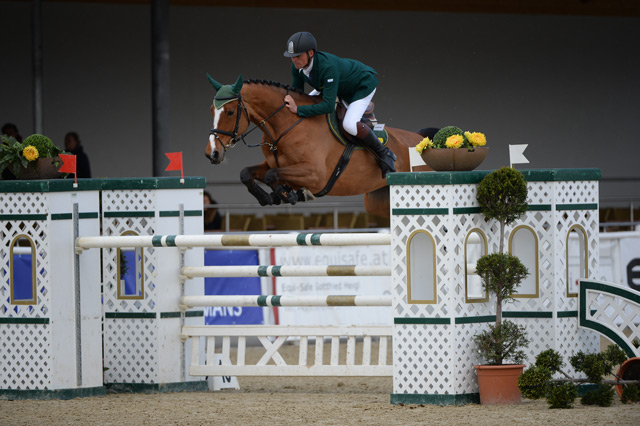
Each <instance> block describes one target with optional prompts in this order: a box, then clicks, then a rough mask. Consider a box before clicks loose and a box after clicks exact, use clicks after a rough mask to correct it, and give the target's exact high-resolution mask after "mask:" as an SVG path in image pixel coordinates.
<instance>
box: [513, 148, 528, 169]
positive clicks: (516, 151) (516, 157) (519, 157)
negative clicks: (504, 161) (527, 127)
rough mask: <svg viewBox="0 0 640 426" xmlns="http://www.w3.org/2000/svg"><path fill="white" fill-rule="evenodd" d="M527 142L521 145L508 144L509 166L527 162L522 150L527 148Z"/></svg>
mask: <svg viewBox="0 0 640 426" xmlns="http://www.w3.org/2000/svg"><path fill="white" fill-rule="evenodd" d="M527 146H529V145H528V144H526V143H525V144H521V145H509V163H510V164H511V167H513V165H514V164H522V163H528V162H529V160H527V157H525V156H524V150H525V149H527Z"/></svg>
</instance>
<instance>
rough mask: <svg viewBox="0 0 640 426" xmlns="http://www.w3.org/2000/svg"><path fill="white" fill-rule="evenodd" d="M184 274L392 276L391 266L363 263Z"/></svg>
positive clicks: (189, 269)
mask: <svg viewBox="0 0 640 426" xmlns="http://www.w3.org/2000/svg"><path fill="white" fill-rule="evenodd" d="M182 275H184V277H185V278H187V279H190V278H194V277H349V276H360V277H363V276H368V277H383V276H391V268H390V267H389V266H361V265H329V266H313V265H304V266H302V265H291V266H290V265H271V266H266V265H232V266H185V267H184V268H182Z"/></svg>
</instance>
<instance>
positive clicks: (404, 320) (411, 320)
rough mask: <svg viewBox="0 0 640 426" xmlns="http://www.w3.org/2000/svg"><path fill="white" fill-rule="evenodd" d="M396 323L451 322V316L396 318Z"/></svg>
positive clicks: (394, 320) (446, 323) (447, 323)
mask: <svg viewBox="0 0 640 426" xmlns="http://www.w3.org/2000/svg"><path fill="white" fill-rule="evenodd" d="M393 323H394V324H444V325H449V324H451V319H450V318H394V319H393Z"/></svg>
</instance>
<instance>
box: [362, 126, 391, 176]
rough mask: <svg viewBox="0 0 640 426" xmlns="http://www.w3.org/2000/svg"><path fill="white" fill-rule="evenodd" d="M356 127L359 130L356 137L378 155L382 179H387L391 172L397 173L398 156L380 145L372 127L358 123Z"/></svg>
mask: <svg viewBox="0 0 640 426" xmlns="http://www.w3.org/2000/svg"><path fill="white" fill-rule="evenodd" d="M356 127H357V128H358V133H357V134H356V137H357V138H358V139H359V140H360V141H361V142H362V145H364V146H365V147H367V148H369V149H370V150H371V151H373V153H374V154H375V155H376V157H377V160H378V166H380V170H382V177H383V178H384V177H386V176H387V173H389V172H395V171H396V168H395V161H396V158H397V157H396V155H395V154H394V153H393V152H391V150H390V149H389V148H387V147H386V146H384V145H382V144H381V143H380V141H379V140H378V137H377V136H376V135H375V133H373V130H371V128H370V127H368V126H367V125H365V124H364V123H357V124H356Z"/></svg>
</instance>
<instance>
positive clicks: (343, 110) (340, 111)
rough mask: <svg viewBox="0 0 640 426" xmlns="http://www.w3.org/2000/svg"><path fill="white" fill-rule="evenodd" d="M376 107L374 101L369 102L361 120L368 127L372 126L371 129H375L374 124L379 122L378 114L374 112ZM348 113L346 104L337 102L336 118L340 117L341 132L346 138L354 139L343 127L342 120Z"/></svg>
mask: <svg viewBox="0 0 640 426" xmlns="http://www.w3.org/2000/svg"><path fill="white" fill-rule="evenodd" d="M375 107H376V104H374V103H373V102H369V105H368V106H367V109H366V110H365V111H364V114H362V118H361V119H360V122H361V123H364V124H366V125H367V127H370V128H371V130H373V126H375V125H376V124H377V123H378V120H377V119H376V116H375V114H374V113H373V110H374V108H375ZM346 114H347V107H346V106H344V104H343V103H342V102H338V103H337V104H336V118H337V119H338V124H339V127H340V133H341V134H342V136H344V137H345V138H346V139H348V140H352V139H353V138H354V137H353V136H352V135H350V134H349V133H347V132H345V131H344V129H343V128H342V120H344V116H345V115H346Z"/></svg>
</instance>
